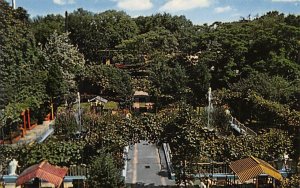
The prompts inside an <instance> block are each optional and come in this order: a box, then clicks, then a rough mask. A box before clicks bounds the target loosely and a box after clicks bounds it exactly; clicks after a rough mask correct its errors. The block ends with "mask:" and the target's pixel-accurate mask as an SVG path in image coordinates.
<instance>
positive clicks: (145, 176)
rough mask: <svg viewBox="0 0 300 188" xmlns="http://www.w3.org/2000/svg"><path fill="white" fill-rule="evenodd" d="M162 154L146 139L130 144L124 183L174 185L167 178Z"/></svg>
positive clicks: (149, 185)
mask: <svg viewBox="0 0 300 188" xmlns="http://www.w3.org/2000/svg"><path fill="white" fill-rule="evenodd" d="M162 154H163V152H161V151H160V149H159V148H158V147H157V146H156V145H154V144H150V143H148V142H147V141H141V142H140V143H138V144H135V145H133V146H130V149H129V152H128V161H127V162H128V168H127V173H126V179H125V183H126V184H127V185H135V186H136V185H140V187H143V186H147V187H162V186H172V185H175V181H174V180H170V179H169V178H168V172H167V170H166V169H167V167H166V166H165V164H166V162H165V156H161V155H162Z"/></svg>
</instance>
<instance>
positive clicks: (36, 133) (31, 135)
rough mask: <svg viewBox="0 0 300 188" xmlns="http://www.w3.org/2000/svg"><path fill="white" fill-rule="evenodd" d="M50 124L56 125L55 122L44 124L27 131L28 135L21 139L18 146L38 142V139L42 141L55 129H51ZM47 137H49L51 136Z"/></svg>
mask: <svg viewBox="0 0 300 188" xmlns="http://www.w3.org/2000/svg"><path fill="white" fill-rule="evenodd" d="M50 124H54V120H52V121H50V122H44V123H43V124H42V125H37V126H36V127H34V128H33V129H32V130H27V131H26V135H25V136H24V137H23V138H20V140H19V141H18V142H17V144H30V143H33V142H35V141H38V139H41V138H42V137H43V136H44V135H45V134H47V133H48V132H49V130H52V129H53V128H51V126H50ZM51 133H52V132H51ZM46 136H49V134H48V135H46Z"/></svg>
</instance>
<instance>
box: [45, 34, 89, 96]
mask: <svg viewBox="0 0 300 188" xmlns="http://www.w3.org/2000/svg"><path fill="white" fill-rule="evenodd" d="M42 51H43V60H44V63H43V65H42V68H43V69H44V70H49V72H48V82H47V84H46V85H47V89H48V92H49V95H50V96H49V97H50V98H54V97H62V96H63V95H64V94H70V93H71V92H74V91H77V85H76V80H75V78H76V76H77V75H79V74H81V72H82V71H83V65H84V64H85V60H84V57H83V55H82V54H81V53H79V52H78V49H77V48H76V47H75V46H74V45H72V44H71V43H70V40H69V38H68V34H67V33H64V34H62V35H58V33H57V32H54V33H53V34H52V35H51V36H50V38H49V41H48V42H47V43H46V44H45V47H44V48H43V49H42Z"/></svg>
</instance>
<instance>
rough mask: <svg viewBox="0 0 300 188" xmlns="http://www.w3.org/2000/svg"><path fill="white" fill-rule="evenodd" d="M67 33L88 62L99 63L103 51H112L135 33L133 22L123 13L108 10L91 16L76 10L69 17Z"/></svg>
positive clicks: (103, 54) (86, 12)
mask: <svg viewBox="0 0 300 188" xmlns="http://www.w3.org/2000/svg"><path fill="white" fill-rule="evenodd" d="M68 23H69V24H68V31H69V32H71V34H70V38H71V40H72V42H73V43H74V44H77V45H78V47H79V50H80V52H82V53H83V54H84V55H85V57H86V58H87V59H86V60H87V61H88V62H101V59H102V57H103V56H105V55H107V54H105V52H103V51H105V50H107V49H108V50H111V49H114V48H115V46H116V45H118V44H119V43H121V41H122V40H127V39H130V38H132V37H133V36H135V35H136V33H137V26H136V24H135V22H134V21H133V20H132V19H131V18H130V17H129V16H128V15H127V14H126V13H124V12H121V11H114V10H108V11H105V12H102V13H99V14H93V13H91V12H88V11H85V10H83V9H78V10H77V11H74V12H73V13H71V14H70V15H69V19H68Z"/></svg>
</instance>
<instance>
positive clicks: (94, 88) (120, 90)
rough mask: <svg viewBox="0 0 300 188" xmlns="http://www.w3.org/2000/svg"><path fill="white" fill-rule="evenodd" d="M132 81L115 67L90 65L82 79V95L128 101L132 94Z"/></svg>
mask: <svg viewBox="0 0 300 188" xmlns="http://www.w3.org/2000/svg"><path fill="white" fill-rule="evenodd" d="M130 80H131V78H130V76H129V75H128V74H127V73H126V72H124V71H122V70H119V69H117V68H115V67H111V66H106V65H89V66H86V68H85V71H84V73H83V75H82V76H81V77H80V83H79V88H80V92H82V93H88V94H94V95H102V96H106V97H110V98H121V99H126V98H129V97H131V94H132V86H131V81H130Z"/></svg>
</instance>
